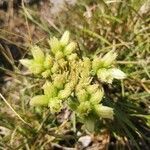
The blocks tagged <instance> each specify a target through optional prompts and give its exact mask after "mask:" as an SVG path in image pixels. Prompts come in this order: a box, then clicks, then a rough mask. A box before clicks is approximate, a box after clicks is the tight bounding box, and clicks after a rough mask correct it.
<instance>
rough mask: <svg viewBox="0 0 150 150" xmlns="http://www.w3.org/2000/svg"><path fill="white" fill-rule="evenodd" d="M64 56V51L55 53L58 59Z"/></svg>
mask: <svg viewBox="0 0 150 150" xmlns="http://www.w3.org/2000/svg"><path fill="white" fill-rule="evenodd" d="M63 57H64V54H63V52H62V51H58V52H56V54H55V58H56V60H59V59H62V58H63Z"/></svg>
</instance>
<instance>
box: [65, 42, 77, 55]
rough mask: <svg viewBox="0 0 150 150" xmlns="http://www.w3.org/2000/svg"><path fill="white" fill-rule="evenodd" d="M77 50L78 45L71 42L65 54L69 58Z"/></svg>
mask: <svg viewBox="0 0 150 150" xmlns="http://www.w3.org/2000/svg"><path fill="white" fill-rule="evenodd" d="M75 48H76V43H75V42H71V43H69V44H68V45H67V46H66V47H65V49H64V54H65V55H66V56H67V55H70V54H71V53H72V52H73V51H74V50H75Z"/></svg>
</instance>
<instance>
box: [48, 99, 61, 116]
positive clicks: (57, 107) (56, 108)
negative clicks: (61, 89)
mask: <svg viewBox="0 0 150 150" xmlns="http://www.w3.org/2000/svg"><path fill="white" fill-rule="evenodd" d="M48 106H49V108H50V110H51V112H52V113H53V114H54V113H58V112H60V111H61V109H62V100H61V99H59V98H58V97H53V98H51V99H50V100H49V104H48Z"/></svg>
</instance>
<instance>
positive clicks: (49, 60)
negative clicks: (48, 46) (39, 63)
mask: <svg viewBox="0 0 150 150" xmlns="http://www.w3.org/2000/svg"><path fill="white" fill-rule="evenodd" d="M52 66H53V59H52V57H51V56H50V55H49V54H47V55H46V57H45V61H44V67H45V68H46V69H50V68H51V67H52Z"/></svg>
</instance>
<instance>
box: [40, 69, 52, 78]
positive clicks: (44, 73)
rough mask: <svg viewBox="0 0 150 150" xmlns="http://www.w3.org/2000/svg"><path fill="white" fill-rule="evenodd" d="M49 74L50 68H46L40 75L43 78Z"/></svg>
mask: <svg viewBox="0 0 150 150" xmlns="http://www.w3.org/2000/svg"><path fill="white" fill-rule="evenodd" d="M50 75H51V70H49V69H48V70H46V71H44V72H42V77H43V78H47V77H49V76H50Z"/></svg>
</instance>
